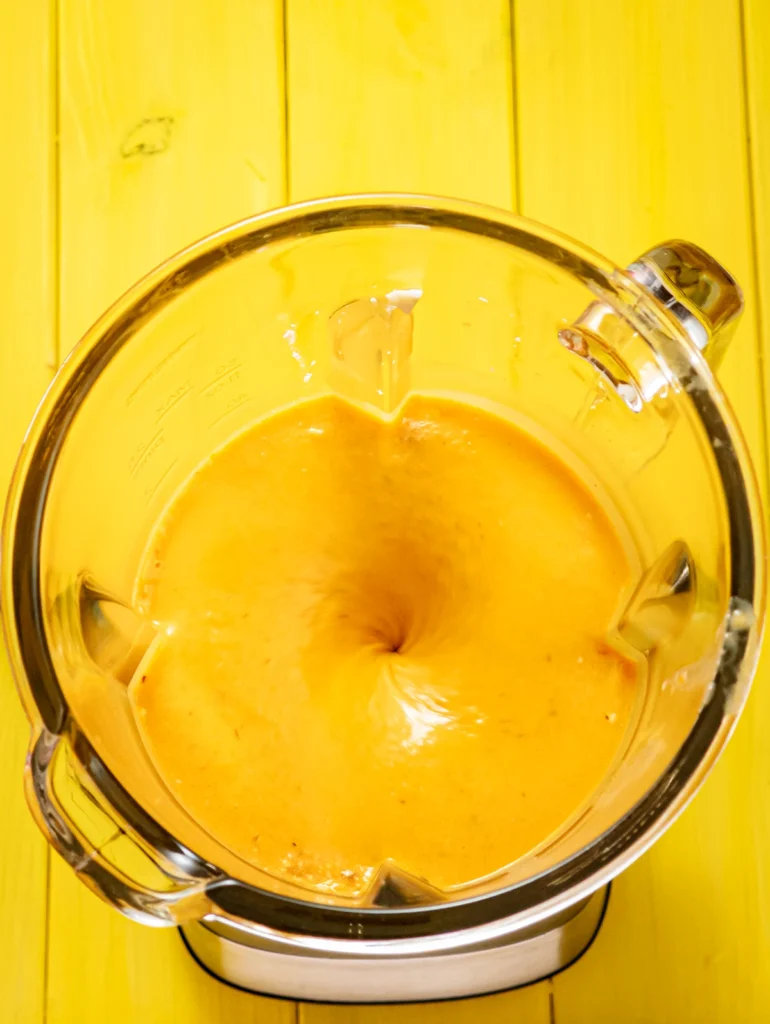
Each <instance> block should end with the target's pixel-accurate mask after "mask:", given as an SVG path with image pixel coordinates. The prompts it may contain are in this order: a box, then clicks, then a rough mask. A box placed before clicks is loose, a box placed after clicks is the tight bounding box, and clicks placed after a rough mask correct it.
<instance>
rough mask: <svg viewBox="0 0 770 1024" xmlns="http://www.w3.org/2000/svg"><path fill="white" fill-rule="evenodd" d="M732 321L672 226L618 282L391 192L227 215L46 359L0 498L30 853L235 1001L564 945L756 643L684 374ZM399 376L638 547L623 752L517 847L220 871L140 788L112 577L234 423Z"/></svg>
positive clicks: (505, 219) (388, 400)
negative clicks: (351, 893) (462, 415)
mask: <svg viewBox="0 0 770 1024" xmlns="http://www.w3.org/2000/svg"><path fill="white" fill-rule="evenodd" d="M740 309H741V297H740V291H739V289H738V287H737V285H736V284H735V282H734V281H733V280H732V278H731V277H730V276H729V274H727V273H726V271H724V270H723V268H721V267H720V266H719V265H718V264H716V263H715V262H714V261H713V260H711V259H710V258H709V257H708V256H707V255H706V254H705V253H703V252H702V251H701V250H700V249H698V248H697V247H695V246H693V245H690V244H687V243H683V242H672V243H668V244H667V245H665V246H660V247H658V248H657V249H654V250H651V251H650V252H649V253H647V254H645V256H643V257H642V258H641V259H639V260H637V262H636V263H634V264H632V265H631V266H630V267H629V268H628V269H627V270H621V269H618V268H616V267H614V266H613V265H612V264H610V263H609V262H608V261H606V260H605V259H603V258H601V257H600V256H598V255H596V254H595V253H592V252H590V251H589V250H587V249H585V248H584V247H582V246H580V245H578V244H577V243H575V242H573V241H571V240H569V239H566V238H563V237H561V236H559V235H558V234H556V233H555V232H553V231H550V230H548V229H546V228H543V227H540V226H538V225H535V224H532V223H530V222H528V221H525V220H523V219H521V218H518V217H515V216H512V215H509V214H505V213H502V212H499V211H495V210H490V209H486V208H484V207H479V206H475V205H471V204H466V203H460V202H453V201H447V200H437V199H430V198H424V197H414V196H366V197H350V198H342V199H334V200H327V201H321V202H316V203H306V204H301V205H299V206H295V207H291V208H288V209H285V210H280V211H277V212H273V213H269V214H266V215H262V216H258V217H254V218H250V219H249V220H246V221H243V222H241V223H239V224H236V225H234V226H232V227H230V228H227V229H225V230H223V231H220V232H218V233H217V234H214V235H212V236H210V237H209V238H206V239H204V240H203V241H201V242H199V243H197V244H196V245H193V246H192V247H190V248H189V249H187V250H185V251H184V252H182V253H180V254H179V255H177V256H175V257H174V258H173V259H171V260H169V261H168V262H167V263H165V264H164V265H162V266H161V267H159V268H158V269H157V270H155V271H154V272H152V273H151V274H150V275H148V276H147V277H146V278H145V279H144V280H142V281H141V282H140V283H139V284H137V285H136V286H135V287H134V288H133V289H132V290H131V291H130V292H128V293H127V294H126V295H125V296H123V298H121V299H120V300H119V301H118V302H117V303H116V304H115V305H114V306H113V307H112V309H110V310H109V311H108V312H107V313H106V314H105V315H104V316H103V317H102V319H101V320H100V321H98V322H97V323H96V324H95V325H94V327H93V328H92V329H91V330H90V331H89V332H88V334H87V335H86V336H85V338H84V339H83V340H82V341H81V343H80V344H79V345H78V346H77V348H76V349H75V350H74V352H73V353H72V355H71V356H70V357H69V359H68V360H67V361H66V363H65V364H64V366H63V367H62V369H61V370H60V372H59V374H58V375H57V377H56V379H55V381H54V383H53V384H52V386H51V388H50V389H49V391H48V393H47V395H46V397H45V399H44V401H43V403H42V404H41V407H40V409H39V411H38V414H37V416H36V418H35V420H34V422H33V424H32V426H31V428H30V431H29V433H28V436H27V438H26V441H25V444H24V447H23V450H22V452H21V455H20V458H19V462H18V465H17V469H16V473H15V476H14V480H13V484H12V488H11V492H10V496H9V499H8V505H7V510H6V518H5V533H4V548H3V554H4V568H3V613H4V621H5V630H6V637H7V642H8V647H9V651H10V656H11V661H12V665H13V670H14V673H15V676H16V679H17V681H18V685H19V690H20V693H21V696H22V700H23V702H24V705H25V707H26V710H27V714H28V716H29V719H30V721H31V723H32V739H31V744H30V752H29V758H28V765H27V771H26V784H27V791H28V796H29V801H30V805H31V807H32V810H33V813H34V814H35V816H36V818H37V820H38V822H39V824H40V826H41V828H42V829H43V831H44V832H45V833H46V835H47V837H48V839H49V840H50V842H51V843H52V844H53V845H54V847H55V848H56V849H57V850H58V851H59V853H60V854H61V855H62V856H63V857H64V858H65V859H66V860H67V862H68V863H69V864H70V865H71V866H72V867H73V869H74V870H75V871H76V872H77V873H78V874H79V875H80V877H81V878H82V879H83V881H84V882H85V883H86V884H87V885H89V886H90V887H91V888H92V889H93V890H95V891H96V892H97V893H98V894H99V895H101V896H102V897H103V898H104V899H106V900H107V901H108V902H110V903H112V904H113V905H114V906H115V907H117V908H118V909H119V910H121V911H123V912H124V913H126V914H128V915H129V916H131V917H134V918H136V919H138V920H142V921H146V922H148V923H153V924H164V923H165V924H170V925H181V926H183V929H184V931H185V934H186V936H187V940H188V942H189V944H190V945H191V947H192V948H193V951H194V952H195V953H196V955H197V956H198V957H199V958H200V959H202V960H203V961H204V962H205V963H206V964H207V966H209V967H211V968H212V969H213V970H215V971H216V972H217V973H219V974H220V975H221V976H223V977H225V978H227V979H229V980H232V981H236V982H237V983H239V984H242V985H245V986H246V987H251V988H256V989H259V990H261V991H266V992H273V993H277V994H282V995H292V996H298V997H304V998H320V999H354V1000H357V1001H363V1000H367V999H375V1000H378V1001H382V1000H397V999H403V998H438V997H441V996H453V995H463V994H470V993H473V992H481V991H491V990H494V989H499V988H503V987H506V986H508V985H512V984H520V983H522V982H526V981H530V980H534V979H535V978H537V977H542V976H543V975H545V974H547V973H551V972H552V971H553V970H555V969H557V968H559V967H560V966H563V965H564V964H565V963H566V962H569V960H570V959H572V958H573V957H574V956H575V955H578V954H579V952H580V950H581V948H582V947H584V946H585V945H586V944H587V942H588V941H590V938H591V936H592V935H593V933H594V931H595V930H596V927H597V926H598V920H599V917H600V915H601V912H602V908H603V905H604V904H603V900H604V897H603V887H604V886H606V884H607V882H608V881H609V880H610V879H611V878H612V877H613V876H614V875H615V874H617V873H618V872H619V871H620V870H621V869H622V868H623V867H625V866H626V865H627V864H628V863H629V862H630V861H632V860H633V859H634V858H635V857H636V856H638V855H639V854H640V853H641V852H642V851H643V850H644V849H645V848H646V847H647V846H649V844H650V843H651V842H652V841H653V840H654V839H655V838H656V837H657V836H658V835H659V834H660V833H661V832H662V831H663V829H664V828H665V827H666V826H667V825H668V824H670V822H671V821H672V820H673V819H674V817H675V816H676V815H677V813H679V811H680V810H681V809H682V807H683V806H684V805H685V803H686V802H687V801H688V799H689V798H690V797H691V796H692V795H693V793H694V792H695V790H696V789H697V787H698V785H699V784H700V782H701V781H702V780H703V778H704V776H705V774H706V772H707V771H708V770H709V768H710V767H711V765H712V764H713V762H714V760H715V758H716V756H717V755H718V753H719V751H720V750H721V749H722V747H723V746H724V744H725V742H726V740H727V738H728V736H729V734H730V732H731V730H732V728H733V726H734V724H735V721H736V718H737V715H738V713H739V711H740V709H741V707H742V705H743V702H744V700H745V697H746V694H747V690H748V686H749V682H750V678H751V674H752V671H753V668H754V664H755V661H756V655H757V647H758V641H759V635H760V628H761V621H762V614H763V602H764V577H763V562H764V549H763V538H762V529H761V523H762V518H761V513H760V509H759V503H758V497H757V490H756V486H755V483H754V479H753V475H752V471H751V467H750V464H749V461H748V457H747V454H746V450H745V446H744V443H743V440H742V438H741V436H740V432H739V430H738V428H737V426H736V423H735V419H734V416H733V414H732V412H731V410H730V408H729V406H728V404H727V402H726V400H725V398H724V395H723V393H722V391H721V389H720V387H719V385H718V384H717V382H716V381H715V379H714V377H713V375H712V372H711V371H712V368H713V367H714V366H715V364H716V363H717V361H718V359H719V357H720V355H721V353H722V351H723V349H724V345H725V342H726V340H727V338H728V337H729V333H730V330H731V327H732V325H733V324H734V322H735V319H736V318H737V316H738V314H739V313H740ZM410 391H416V392H422V393H426V392H428V393H435V394H442V393H444V394H454V395H460V396H462V395H466V396H469V397H471V398H472V399H473V400H474V401H481V402H487V403H494V405H495V406H497V407H498V408H499V407H503V408H505V409H507V410H510V411H511V413H512V415H515V416H516V417H517V418H518V419H519V420H520V421H521V422H523V423H525V424H526V425H527V426H528V429H530V430H532V431H533V432H535V433H537V434H539V435H540V436H542V437H545V438H546V439H548V443H549V444H552V445H554V446H556V447H557V448H558V449H560V450H562V451H563V452H565V453H568V455H569V457H570V458H572V459H574V460H577V461H578V462H579V463H580V464H581V465H582V466H583V467H584V468H585V469H586V471H587V472H589V473H590V474H591V475H592V476H593V477H594V478H595V479H596V480H597V481H599V482H600V484H601V487H602V488H603V489H604V490H605V492H606V493H607V494H608V495H609V496H610V497H611V499H612V502H613V504H614V505H615V506H616V508H617V509H619V510H620V512H621V513H622V515H623V517H624V519H625V520H626V522H627V524H628V525H629V527H630V529H631V530H632V532H633V535H634V538H635V541H636V544H637V546H638V549H639V552H640V555H641V558H642V561H643V563H644V570H643V572H642V574H641V576H640V578H639V581H638V585H637V587H636V590H635V592H634V596H633V597H632V599H631V601H630V603H629V605H628V607H627V608H626V610H625V612H624V613H623V616H622V617H621V620H620V622H619V623H618V629H619V632H620V634H621V636H622V637H623V638H624V640H625V641H626V642H627V643H630V644H631V645H633V646H634V647H635V648H636V649H637V650H638V651H639V652H641V653H642V654H643V655H644V656H645V658H646V664H647V678H646V686H645V688H644V694H643V698H642V699H640V702H639V707H638V709H637V714H636V716H635V718H634V721H633V727H632V728H631V729H630V730H629V734H628V735H627V736H626V738H625V746H624V748H623V755H622V757H621V758H620V759H619V760H618V762H617V763H616V765H615V766H614V768H613V769H612V771H611V772H610V773H609V775H608V777H607V778H606V779H605V780H604V782H603V784H602V786H601V787H600V788H599V790H598V791H597V792H596V793H594V794H593V795H592V797H591V799H590V801H589V802H588V804H587V805H586V806H585V807H584V808H582V809H581V812H580V813H579V814H578V815H576V816H575V817H574V818H573V819H572V820H571V821H569V822H568V823H566V824H565V827H564V828H563V829H561V830H560V832H559V833H558V834H557V835H554V836H552V837H551V838H550V839H549V840H548V841H547V842H546V843H544V844H542V845H541V846H540V847H538V848H537V849H536V850H535V851H533V852H532V853H531V854H529V855H527V856H525V857H523V858H521V859H519V860H518V861H516V862H514V863H512V864H510V865H508V866H506V867H505V868H503V869H502V870H501V871H499V872H497V873H496V874H495V875H494V876H492V877H486V878H483V879H478V880H476V881H474V882H472V883H469V884H467V885H464V886H461V887H459V888H455V889H453V890H452V891H446V892H442V891H440V890H438V889H436V888H435V887H434V886H432V885H430V880H429V879H428V880H421V879H417V878H412V877H410V876H408V875H406V874H405V873H403V872H400V871H399V869H398V866H397V865H383V867H382V869H381V870H380V871H379V872H378V875H377V878H376V882H375V884H373V885H372V886H371V887H370V888H369V889H368V890H367V892H366V893H365V894H364V895H362V896H360V897H356V898H355V899H353V898H343V897H338V896H334V895H330V894H329V893H324V892H319V891H316V890H312V889H309V888H303V887H302V886H301V885H299V884H297V882H296V881H292V880H290V879H287V878H285V877H277V876H272V875H269V874H267V873H266V872H264V871H261V870H259V869H258V868H256V867H254V866H253V865H250V864H247V863H245V862H244V861H243V860H241V859H240V858H239V857H238V856H237V855H235V854H234V853H233V852H232V851H230V850H229V849H228V848H227V847H226V846H225V845H224V844H223V843H222V842H221V841H220V840H219V839H218V837H217V836H216V835H211V834H209V833H208V832H207V831H205V830H204V829H203V828H202V827H201V826H200V825H199V824H198V823H197V822H196V821H194V820H193V819H192V818H191V817H190V816H189V815H188V814H187V813H186V812H185V810H184V809H183V808H182V807H181V806H180V805H179V804H178V803H177V802H176V800H175V799H174V797H173V796H172V795H171V793H170V792H169V791H168V790H167V789H166V787H165V786H164V784H163V782H162V781H161V779H160V777H159V776H158V774H157V772H156V771H155V769H154V767H153V765H152V763H151V761H150V759H149V757H148V755H147V752H146V750H145V748H144V746H143V744H142V741H141V739H140V737H139V733H138V731H137V728H136V726H135V723H134V720H133V715H132V711H131V708H130V706H129V701H128V698H127V692H126V687H127V684H128V682H129V681H130V679H131V676H132V673H133V671H134V669H135V668H136V666H137V665H138V663H139V661H140V659H141V657H142V655H143V654H144V652H145V651H146V650H147V647H148V645H149V644H150V643H151V642H152V639H153V635H154V628H153V625H152V623H150V622H148V621H147V620H146V619H144V618H143V616H142V615H141V614H140V612H139V611H138V609H137V608H136V606H135V603H134V600H133V594H134V586H135V582H136V578H137V572H138V569H139V565H140V560H141V557H142V554H143V552H144V550H145V547H146V544H147V540H148V537H149V535H150V533H151V531H152V528H153V526H154V525H155V524H156V522H157V521H158V518H159V517H160V515H161V513H162V511H163V510H164V508H165V507H166V506H167V505H168V503H169V501H170V500H171V498H172V496H173V495H174V493H175V492H176V491H178V489H179V487H180V485H181V484H182V483H183V482H184V481H185V480H186V479H187V478H188V477H189V476H190V474H191V473H192V472H193V471H194V470H195V468H196V467H197V466H199V465H200V464H201V463H202V462H203V461H204V460H205V459H206V458H207V457H208V456H209V455H210V453H211V452H212V451H213V450H215V449H216V448H218V447H221V445H222V444H224V443H225V442H226V441H227V439H228V438H230V437H232V436H233V435H234V434H235V433H236V432H238V431H240V430H242V429H243V428H244V427H245V426H246V425H248V424H250V423H252V422H254V421H255V420H257V419H259V418H260V417H264V416H266V415H268V414H269V413H271V412H273V411H274V410H276V409H279V408H281V407H285V406H287V405H289V404H291V403H293V402H296V401H298V400H301V399H306V398H310V397H312V396H316V395H321V394H324V393H329V392H336V393H338V394H341V395H343V396H346V397H348V398H350V399H353V400H355V401H357V402H363V403H368V404H370V405H373V406H374V407H376V408H379V409H381V410H385V411H391V410H393V409H395V408H396V407H397V406H398V404H399V402H400V401H401V400H402V399H403V398H404V397H405V396H406V395H407V394H408V393H409V392H410Z"/></svg>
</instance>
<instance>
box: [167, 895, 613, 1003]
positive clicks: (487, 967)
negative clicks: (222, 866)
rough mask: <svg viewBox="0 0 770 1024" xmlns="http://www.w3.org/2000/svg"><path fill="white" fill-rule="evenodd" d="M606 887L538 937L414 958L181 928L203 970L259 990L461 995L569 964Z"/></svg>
mask: <svg viewBox="0 0 770 1024" xmlns="http://www.w3.org/2000/svg"><path fill="white" fill-rule="evenodd" d="M609 893H610V887H609V886H607V887H606V888H604V889H601V890H599V891H598V892H596V893H594V894H593V896H591V897H590V898H589V899H588V900H587V901H586V902H585V903H584V904H583V905H582V906H581V907H580V908H579V909H578V911H577V913H575V914H574V916H572V917H570V918H569V920H566V921H565V920H564V919H563V917H562V920H561V922H560V923H559V924H558V925H556V926H555V927H552V928H551V929H550V930H545V931H543V932H541V933H540V934H537V935H532V934H531V932H530V933H529V935H528V936H527V937H526V938H519V939H518V940H516V938H515V937H508V938H507V939H506V938H501V939H499V940H497V941H496V942H490V943H488V944H486V945H485V946H484V947H483V948H478V947H477V948H475V949H468V950H466V951H463V950H462V948H460V949H459V950H455V951H451V952H446V953H445V952H439V953H427V952H426V953H424V954H419V953H417V954H414V955H412V956H409V957H392V956H377V957H374V956H372V957H365V956H361V955H359V954H355V953H351V954H350V955H348V956H346V955H344V954H342V955H340V954H335V955H329V954H328V953H326V954H324V953H322V952H321V951H320V950H319V951H314V950H312V949H308V948H302V949H300V948H298V947H294V946H290V945H289V944H288V943H286V944H280V943H278V942H276V941H275V940H264V939H262V938H261V937H260V936H258V935H248V934H245V933H240V935H239V936H238V937H236V932H235V929H233V928H232V927H231V926H230V927H229V926H227V924H226V923H225V922H223V921H221V920H219V919H218V920H213V921H209V922H204V921H194V922H192V923H191V924H186V925H183V926H182V928H181V929H180V932H181V934H182V938H183V939H184V942H185V945H186V946H187V949H188V950H189V952H190V953H191V954H192V956H193V958H194V959H195V960H196V961H197V962H198V964H199V965H200V966H201V967H203V968H204V969H205V970H206V971H208V972H209V973H210V974H212V975H213V976H214V977H215V978H218V979H219V980H220V981H223V982H225V983H226V984H229V985H234V986H236V987H237V988H241V989H245V990H247V991H249V992H255V993H259V994H260V995H267V996H279V997H282V998H285V999H301V1000H306V1001H309V1002H326V1003H410V1002H426V1001H434V1000H441V999H461V998H464V997H468V996H479V995H489V994H490V993H493V992H503V991H506V990H508V989H512V988H518V987H519V986H522V985H529V984H532V983H533V982H536V981H540V980H542V979H543V978H547V977H549V976H550V975H552V974H556V973H558V972H559V971H562V970H564V969H565V968H566V967H569V966H570V965H571V964H573V963H574V962H575V961H576V960H578V959H579V958H580V957H581V956H582V955H583V953H585V951H586V950H587V949H588V948H589V946H590V945H591V943H592V942H593V940H594V939H595V938H596V935H597V934H598V932H599V928H600V927H601V924H602V920H603V918H604V913H605V910H606V907H607V903H608V900H609ZM544 928H547V923H545V922H544ZM351 945H354V943H351Z"/></svg>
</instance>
